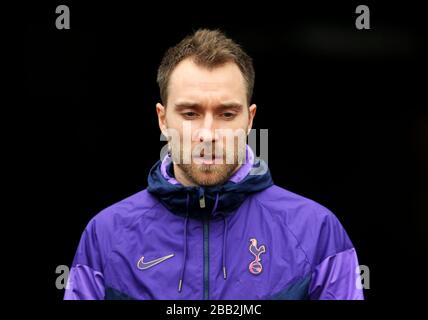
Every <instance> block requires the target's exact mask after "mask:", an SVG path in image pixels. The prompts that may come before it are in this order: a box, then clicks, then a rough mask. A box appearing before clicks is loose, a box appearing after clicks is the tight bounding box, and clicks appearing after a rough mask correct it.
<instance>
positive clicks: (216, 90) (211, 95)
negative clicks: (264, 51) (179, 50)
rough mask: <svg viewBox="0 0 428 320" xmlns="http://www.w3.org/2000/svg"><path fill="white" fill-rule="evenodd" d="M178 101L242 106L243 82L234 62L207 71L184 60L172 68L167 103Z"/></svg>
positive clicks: (243, 98)
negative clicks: (233, 103)
mask: <svg viewBox="0 0 428 320" xmlns="http://www.w3.org/2000/svg"><path fill="white" fill-rule="evenodd" d="M177 100H192V101H195V102H200V103H208V102H209V101H215V102H221V101H224V100H235V101H237V102H240V103H242V104H245V102H246V86H245V80H244V77H243V76H242V73H241V71H240V69H239V67H238V66H237V65H236V64H235V63H233V62H227V63H225V64H223V65H220V66H216V67H214V68H212V69H208V68H206V67H203V66H198V65H197V64H195V63H194V62H193V61H192V60H191V59H185V60H183V61H181V62H180V63H179V64H178V65H177V66H176V67H175V69H174V70H173V72H172V73H171V77H170V80H169V86H168V103H169V102H174V101H177Z"/></svg>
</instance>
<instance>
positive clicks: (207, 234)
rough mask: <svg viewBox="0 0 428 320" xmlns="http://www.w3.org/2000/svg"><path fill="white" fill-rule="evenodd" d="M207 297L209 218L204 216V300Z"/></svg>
mask: <svg viewBox="0 0 428 320" xmlns="http://www.w3.org/2000/svg"><path fill="white" fill-rule="evenodd" d="M208 298H209V220H208V218H207V217H205V218H204V300H208Z"/></svg>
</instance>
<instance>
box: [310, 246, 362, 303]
mask: <svg viewBox="0 0 428 320" xmlns="http://www.w3.org/2000/svg"><path fill="white" fill-rule="evenodd" d="M309 297H310V299H313V300H363V299H364V296H363V289H362V287H361V282H360V274H359V268H358V259H357V255H356V252H355V249H354V248H350V249H347V250H344V251H342V252H339V253H336V254H334V255H331V256H329V257H327V258H325V259H324V260H323V261H322V262H321V263H320V264H319V265H317V266H316V268H315V270H314V271H313V273H312V278H311V283H310V286H309Z"/></svg>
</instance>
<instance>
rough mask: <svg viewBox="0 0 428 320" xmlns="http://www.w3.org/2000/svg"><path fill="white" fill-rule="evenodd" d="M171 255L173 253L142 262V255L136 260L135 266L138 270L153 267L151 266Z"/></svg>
mask: <svg viewBox="0 0 428 320" xmlns="http://www.w3.org/2000/svg"><path fill="white" fill-rule="evenodd" d="M173 256H174V254H170V255H167V256H165V257H161V258H157V259H154V260H152V261H148V262H144V256H142V257H141V259H140V260H138V262H137V268H138V269H140V270H144V269H148V268H150V267H153V266H155V265H157V264H159V263H161V262H163V261H165V260H166V259H169V258H172V257H173Z"/></svg>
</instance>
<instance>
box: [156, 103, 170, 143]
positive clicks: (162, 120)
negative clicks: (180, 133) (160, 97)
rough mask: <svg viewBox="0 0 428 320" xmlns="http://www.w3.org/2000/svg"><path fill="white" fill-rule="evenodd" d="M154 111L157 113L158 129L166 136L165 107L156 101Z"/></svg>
mask: <svg viewBox="0 0 428 320" xmlns="http://www.w3.org/2000/svg"><path fill="white" fill-rule="evenodd" d="M156 113H157V114H158V122H159V129H160V130H161V131H162V133H163V135H164V136H165V137H168V136H167V128H168V126H167V124H166V108H165V107H164V106H163V105H162V104H160V103H156Z"/></svg>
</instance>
